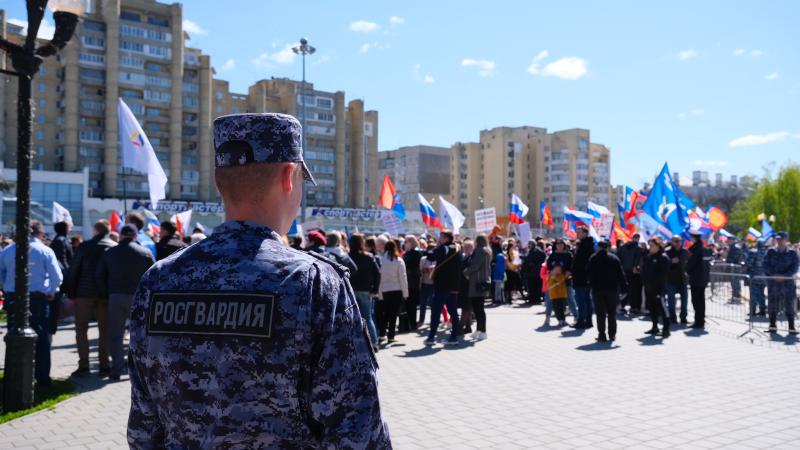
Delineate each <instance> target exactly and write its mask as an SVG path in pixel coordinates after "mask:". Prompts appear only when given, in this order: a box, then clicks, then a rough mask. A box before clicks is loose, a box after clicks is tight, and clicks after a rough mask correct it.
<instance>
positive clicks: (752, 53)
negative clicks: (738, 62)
mask: <svg viewBox="0 0 800 450" xmlns="http://www.w3.org/2000/svg"><path fill="white" fill-rule="evenodd" d="M763 54H764V52H762V51H761V50H759V49H757V48H756V49H753V50H750V56H752V57H755V58H758V57H759V56H762V55H763Z"/></svg>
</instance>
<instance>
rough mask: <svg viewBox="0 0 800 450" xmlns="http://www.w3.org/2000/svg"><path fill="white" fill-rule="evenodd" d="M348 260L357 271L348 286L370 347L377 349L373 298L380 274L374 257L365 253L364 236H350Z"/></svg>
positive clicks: (351, 276)
mask: <svg viewBox="0 0 800 450" xmlns="http://www.w3.org/2000/svg"><path fill="white" fill-rule="evenodd" d="M350 259H352V260H353V262H354V263H355V264H356V267H357V270H356V271H355V272H354V273H353V274H351V275H350V284H351V285H352V286H353V291H354V292H355V294H356V301H358V309H359V312H360V313H361V318H362V319H363V320H364V322H365V323H366V324H367V330H368V331H369V337H370V339H371V340H372V347H373V348H374V349H377V348H378V331H377V328H376V327H375V319H374V317H373V311H374V305H375V301H374V300H373V298H374V297H376V296H377V295H378V291H379V290H380V282H381V272H380V268H379V267H378V263H377V262H376V261H375V257H374V256H372V254H370V253H367V250H366V245H365V242H364V236H363V235H362V234H358V233H356V234H353V235H352V236H350Z"/></svg>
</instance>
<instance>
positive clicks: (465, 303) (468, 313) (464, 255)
mask: <svg viewBox="0 0 800 450" xmlns="http://www.w3.org/2000/svg"><path fill="white" fill-rule="evenodd" d="M474 249H475V244H473V243H472V239H470V238H466V239H464V241H463V242H462V243H461V267H469V264H470V261H472V252H473V251H474ZM458 306H459V308H461V316H459V317H460V318H461V320H460V321H459V322H458V327H459V328H460V329H461V330H460V331H459V334H464V335H466V334H469V333H472V301H471V300H470V297H469V278H468V277H467V274H466V271H465V272H464V273H462V274H461V283H460V284H459V289H458Z"/></svg>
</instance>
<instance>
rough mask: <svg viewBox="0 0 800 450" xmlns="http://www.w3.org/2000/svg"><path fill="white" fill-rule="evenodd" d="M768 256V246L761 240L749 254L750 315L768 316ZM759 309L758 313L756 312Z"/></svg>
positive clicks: (747, 265) (747, 264)
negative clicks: (766, 299) (766, 298)
mask: <svg viewBox="0 0 800 450" xmlns="http://www.w3.org/2000/svg"><path fill="white" fill-rule="evenodd" d="M766 256H767V246H766V244H765V243H764V241H763V240H761V239H759V240H758V241H757V242H756V246H755V247H754V248H751V249H750V250H749V251H748V252H747V259H746V262H745V265H746V267H747V275H749V276H750V315H751V316H755V315H756V314H758V315H759V316H766V315H767V307H766V301H765V298H764V288H766V286H767V282H766V280H765V279H764V278H763V277H764V274H765V272H764V257H766ZM756 307H758V308H757V309H758V311H756Z"/></svg>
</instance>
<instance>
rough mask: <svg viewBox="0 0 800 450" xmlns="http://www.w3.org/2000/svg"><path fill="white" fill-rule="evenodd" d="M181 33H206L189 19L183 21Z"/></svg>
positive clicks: (206, 32)
mask: <svg viewBox="0 0 800 450" xmlns="http://www.w3.org/2000/svg"><path fill="white" fill-rule="evenodd" d="M183 31H185V32H187V33H189V36H191V35H193V34H194V35H206V34H208V31H206V30H205V29H204V28H203V27H201V26H200V25H199V24H198V23H197V22H192V21H191V20H189V19H184V20H183Z"/></svg>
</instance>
